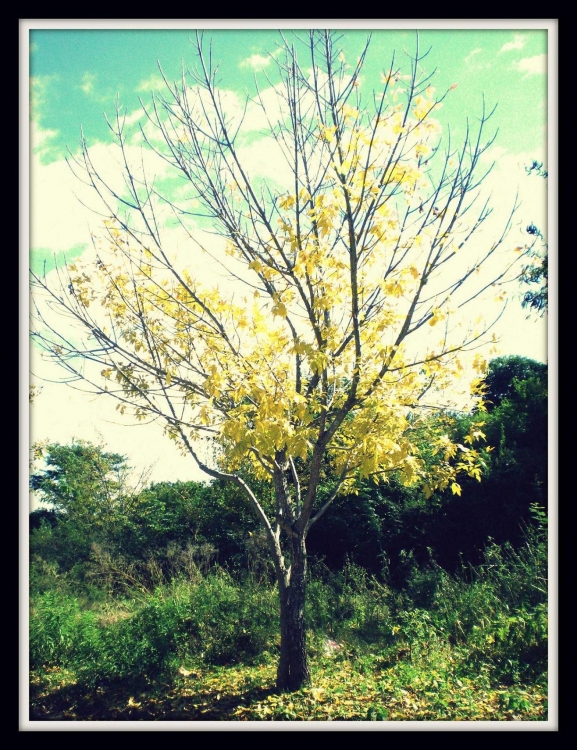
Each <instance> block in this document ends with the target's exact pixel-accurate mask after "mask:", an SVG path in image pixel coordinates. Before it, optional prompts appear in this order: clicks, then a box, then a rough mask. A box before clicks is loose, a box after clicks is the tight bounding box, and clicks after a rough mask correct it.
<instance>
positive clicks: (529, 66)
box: [511, 53, 547, 78]
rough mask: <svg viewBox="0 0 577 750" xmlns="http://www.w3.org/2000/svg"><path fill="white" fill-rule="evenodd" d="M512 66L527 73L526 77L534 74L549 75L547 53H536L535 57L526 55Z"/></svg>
mask: <svg viewBox="0 0 577 750" xmlns="http://www.w3.org/2000/svg"><path fill="white" fill-rule="evenodd" d="M511 67H512V68H513V70H518V71H519V73H525V76H524V77H525V78H527V77H528V76H534V75H547V55H546V54H545V53H543V54H542V55H534V56H533V57H524V58H523V59H521V60H517V61H516V62H514V63H513V64H512V65H511Z"/></svg>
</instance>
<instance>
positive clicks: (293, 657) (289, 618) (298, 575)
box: [277, 537, 311, 691]
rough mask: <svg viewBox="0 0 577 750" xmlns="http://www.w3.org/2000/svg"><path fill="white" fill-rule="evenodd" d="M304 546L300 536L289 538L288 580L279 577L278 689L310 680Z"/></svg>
mask: <svg viewBox="0 0 577 750" xmlns="http://www.w3.org/2000/svg"><path fill="white" fill-rule="evenodd" d="M305 576H306V548H305V542H304V539H302V538H298V537H293V538H292V540H291V567H290V578H289V581H288V583H287V582H285V581H284V580H282V581H279V597H280V661H279V665H278V671H277V688H278V689H279V690H289V691H294V690H299V688H301V687H302V686H303V685H306V684H307V683H309V682H310V679H311V676H310V671H309V665H308V659H307V648H306V631H305V619H304V615H305V590H306V580H305Z"/></svg>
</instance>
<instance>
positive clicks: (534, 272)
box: [521, 161, 549, 316]
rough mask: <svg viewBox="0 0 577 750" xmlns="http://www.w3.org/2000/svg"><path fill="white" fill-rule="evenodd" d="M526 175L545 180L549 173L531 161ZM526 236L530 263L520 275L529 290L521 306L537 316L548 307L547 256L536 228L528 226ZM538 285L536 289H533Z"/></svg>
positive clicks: (546, 248) (541, 234) (540, 234)
mask: <svg viewBox="0 0 577 750" xmlns="http://www.w3.org/2000/svg"><path fill="white" fill-rule="evenodd" d="M525 171H526V172H527V174H528V175H536V176H537V177H542V178H543V179H547V177H548V176H549V173H548V172H547V170H546V169H544V167H543V163H542V162H538V161H533V163H532V164H531V166H530V167H525ZM526 231H527V234H528V235H530V236H531V237H532V238H533V242H532V243H531V252H530V253H529V254H528V257H529V258H530V262H529V263H528V264H527V265H525V266H524V267H523V271H522V273H521V282H522V283H523V284H528V285H529V286H530V287H531V288H530V289H529V290H528V291H526V292H525V294H524V295H523V299H522V301H521V305H522V306H523V307H524V308H529V310H531V311H533V312H536V313H537V314H538V315H541V316H542V315H544V314H545V313H546V311H547V309H548V306H549V294H548V289H549V287H548V283H549V262H548V261H549V254H548V247H547V243H546V242H545V237H544V236H543V233H542V232H541V230H540V229H539V227H538V226H536V225H535V224H533V223H532V222H531V224H529V225H528V226H527V229H526ZM535 284H538V285H539V286H538V288H535V286H534V285H535Z"/></svg>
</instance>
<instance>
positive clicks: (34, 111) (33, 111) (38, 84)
mask: <svg viewBox="0 0 577 750" xmlns="http://www.w3.org/2000/svg"><path fill="white" fill-rule="evenodd" d="M58 78H59V76H58V75H56V74H53V75H47V76H34V77H33V78H31V79H30V116H31V118H32V120H34V121H38V119H39V118H40V116H41V110H42V109H43V107H44V105H45V104H46V101H47V99H48V97H49V95H50V91H49V88H50V86H51V84H53V83H55V82H56V81H57V80H58Z"/></svg>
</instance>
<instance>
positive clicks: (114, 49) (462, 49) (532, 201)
mask: <svg viewBox="0 0 577 750" xmlns="http://www.w3.org/2000/svg"><path fill="white" fill-rule="evenodd" d="M87 23H88V22H86V23H85V24H84V25H86V24H87ZM503 23H505V22H503ZM520 23H521V22H515V21H511V22H508V24H509V26H508V27H507V28H491V29H482V28H478V27H477V28H473V29H470V28H469V29H465V28H451V29H445V30H442V29H433V28H421V29H420V30H419V34H418V44H419V48H420V50H421V52H422V51H426V50H428V49H429V48H430V52H429V53H428V54H427V56H426V58H425V61H424V63H423V65H424V67H425V68H426V70H427V72H433V71H436V73H435V79H434V82H433V84H434V86H435V87H436V88H437V89H438V90H439V91H441V90H446V89H448V88H449V87H450V86H453V85H454V84H457V86H456V87H454V91H452V94H451V96H450V97H448V98H447V101H446V103H445V105H444V107H443V109H442V110H441V111H440V113H439V115H438V119H439V121H440V122H441V124H442V126H443V129H444V131H445V130H446V129H447V128H448V127H449V126H450V132H451V137H454V138H456V139H459V137H460V136H462V135H463V134H464V132H465V126H466V121H467V118H469V119H470V120H471V121H473V122H474V121H475V118H476V117H478V115H479V113H480V111H481V107H482V105H483V99H484V101H485V103H486V106H487V108H488V109H492V108H493V107H494V106H495V105H496V110H495V112H494V114H493V116H492V118H491V120H490V127H489V130H490V131H491V132H495V131H497V136H496V140H495V142H494V144H493V145H492V146H491V148H490V149H489V151H488V152H487V157H486V162H487V166H489V165H490V163H491V162H492V161H493V160H494V161H495V166H494V168H493V171H492V173H491V175H490V185H491V187H492V189H493V201H492V202H493V205H494V206H495V213H496V215H497V216H500V215H501V214H502V213H503V212H506V211H507V210H508V208H510V204H511V202H512V201H513V198H514V196H515V192H516V191H517V190H519V196H520V198H521V200H522V206H521V209H520V211H519V214H518V216H517V217H516V221H515V226H514V227H513V234H514V233H515V232H516V233H517V234H518V235H519V237H520V236H521V235H522V234H523V232H524V228H525V227H526V226H527V225H528V224H530V223H534V224H536V225H537V226H539V227H540V228H541V229H542V230H543V232H544V233H545V234H546V235H547V229H548V225H547V192H546V191H547V188H548V185H547V181H546V180H543V179H541V178H539V177H536V176H528V175H527V174H526V172H525V167H526V166H528V165H530V164H531V163H532V162H533V161H534V160H537V161H539V162H543V163H544V164H545V166H546V167H549V168H550V164H549V161H548V158H547V144H548V141H547V137H548V131H547V125H548V98H547V97H548V75H547V71H548V54H547V53H548V38H547V31H546V30H545V29H543V28H541V29H540V28H529V26H530V24H528V25H527V27H526V28H522V26H521V25H520ZM343 24H344V22H343ZM61 25H62V26H64V25H65V24H64V23H62V24H61ZM373 25H374V24H373ZM421 25H422V24H421ZM192 29H193V27H192V24H191V28H189V29H184V28H179V29H171V30H166V29H160V28H149V29H144V28H136V29H135V28H132V29H117V30H110V29H99V28H94V27H92V28H85V29H72V28H69V27H66V28H59V29H58V28H47V27H44V28H35V29H31V30H30V32H29V73H30V112H29V130H30V150H29V161H30V171H29V174H30V183H29V196H30V202H29V212H30V223H29V226H30V237H29V244H30V248H29V249H30V252H29V262H30V267H31V268H32V269H33V270H34V271H36V272H39V271H40V270H41V269H42V268H43V267H44V264H46V266H45V267H46V269H47V270H48V271H49V270H50V269H51V268H53V267H54V263H55V260H54V259H55V258H56V265H57V266H61V265H62V264H63V263H64V262H65V259H66V260H68V261H70V260H72V259H73V258H75V257H78V256H81V255H82V253H83V252H87V251H88V249H89V246H90V231H91V229H92V228H94V227H95V226H97V223H98V217H97V216H95V214H94V213H93V212H91V211H90V210H88V209H87V208H86V207H85V206H83V205H82V203H81V202H80V200H82V201H84V202H86V201H88V203H89V204H90V200H89V198H88V197H87V194H86V192H85V190H84V186H82V184H80V182H79V180H78V179H77V178H76V177H75V176H74V174H73V173H72V171H71V170H70V168H69V166H68V164H67V162H66V157H67V155H69V154H72V155H74V154H75V153H77V152H78V150H79V143H80V133H81V128H82V132H83V134H84V137H85V138H86V142H87V144H88V145H89V147H90V152H91V155H92V156H93V157H94V160H95V163H97V164H100V165H103V169H105V170H110V171H109V174H110V175H111V179H113V174H114V164H110V163H109V161H107V159H109V156H108V154H107V144H109V143H110V141H111V134H110V131H109V128H108V125H107V123H106V119H105V116H104V115H105V114H106V115H108V117H109V118H112V117H113V115H114V111H115V106H116V103H117V102H118V104H119V105H120V107H121V108H123V110H124V111H125V113H126V116H127V122H129V123H131V124H132V125H134V126H136V125H137V124H138V123H139V122H140V123H142V122H143V118H142V114H143V113H142V102H144V103H145V104H147V103H149V102H150V97H151V92H153V91H155V90H158V89H159V88H161V87H162V78H161V75H160V71H159V64H160V66H161V67H162V70H163V72H164V74H165V75H166V77H167V78H168V79H169V80H174V79H175V78H178V77H179V76H180V73H181V70H182V66H183V65H184V67H186V66H187V65H188V64H190V63H191V62H192V45H191V43H190V37H191V34H193V33H194V31H193V30H192ZM340 32H341V33H342V39H341V42H340V44H341V46H342V48H343V51H344V53H345V55H346V57H347V59H352V60H354V59H355V58H356V55H357V54H358V53H359V52H360V50H361V49H362V46H363V43H364V41H365V39H366V36H367V30H363V29H351V28H347V27H346V25H343V26H342V27H341V29H340ZM370 32H371V34H372V38H371V45H370V47H369V52H368V55H367V59H366V64H365V67H364V70H363V77H362V79H361V86H364V87H367V88H369V87H370V86H372V85H373V83H374V82H376V83H377V85H378V81H379V77H380V73H381V72H382V71H384V70H388V69H389V67H390V65H391V57H392V54H393V51H395V54H396V57H395V59H396V60H398V61H399V62H400V63H401V62H402V58H403V55H404V51H405V50H406V51H412V50H414V49H415V44H416V41H417V34H416V32H415V29H414V28H407V29H399V28H397V29H391V28H389V29H383V28H371V29H370ZM283 33H285V34H286V35H287V36H289V37H290V34H291V33H292V32H291V29H290V28H285V29H284V32H283ZM205 34H206V36H207V37H211V38H212V53H213V59H214V60H217V61H219V63H220V69H219V72H220V76H221V79H222V84H221V85H222V87H223V88H225V89H226V90H227V91H229V92H234V94H235V95H236V97H238V100H239V101H240V100H241V99H242V98H243V97H244V96H245V95H246V93H247V92H253V91H254V89H253V86H254V77H255V75H257V76H258V77H259V80H260V85H261V86H262V87H264V88H266V86H268V85H270V84H268V83H267V78H266V76H267V75H270V77H271V81H272V82H273V83H274V82H275V72H274V66H273V65H272V64H271V58H270V54H273V55H274V53H275V50H276V48H277V44H278V41H279V32H278V30H276V29H269V28H263V27H262V26H261V27H259V28H256V29H250V30H248V29H244V30H243V29H237V28H235V29H224V28H217V29H210V30H207V31H206V32H205ZM255 132H256V131H255ZM253 137H254V138H257V135H254V136H253ZM257 146H258V143H257ZM254 153H255V157H254V158H255V159H257V158H258V156H257V153H258V148H257V149H255V151H254ZM150 164H151V165H153V166H154V168H158V169H161V168H160V167H159V166H158V164H156V163H154V164H153V162H152V161H150ZM257 166H258V165H257V164H256V162H255V168H257ZM272 166H273V167H274V165H272ZM267 168H268V169H270V168H271V165H270V164H268V165H267V164H264V163H263V164H262V170H263V175H264V176H265V177H266V170H267ZM107 174H108V172H107ZM162 177H163V175H162V174H160V178H161V179H162ZM79 199H80V200H79ZM85 199H86V200H85ZM525 237H526V235H525ZM24 252H25V253H26V250H25V251H24ZM521 291H522V290H521V289H520V288H516V289H514V290H511V299H510V301H509V304H508V307H507V311H506V314H505V315H504V316H503V318H502V319H501V321H500V325H499V329H498V334H499V337H500V343H499V347H500V350H499V353H500V354H519V355H522V356H528V357H531V358H534V359H537V360H540V361H547V359H548V348H547V345H548V337H547V318H536V317H535V316H532V317H531V318H527V312H526V311H524V310H522V309H521V305H520V302H519V294H520V292H521ZM30 369H31V371H32V372H33V376H32V378H31V382H33V383H35V384H36V385H38V386H41V388H42V390H41V391H40V393H39V395H38V397H37V398H36V400H35V402H34V403H33V404H32V405H31V406H30V442H31V443H32V442H36V441H40V440H49V441H50V442H60V443H70V442H71V440H72V438H73V437H76V438H82V439H86V440H90V441H92V442H102V443H104V444H105V446H106V448H107V449H108V450H111V451H114V452H119V453H122V454H124V455H126V456H127V457H128V459H129V464H130V465H132V466H134V467H135V469H137V470H140V469H144V468H146V467H148V466H152V467H153V470H152V474H151V479H152V480H153V481H163V480H169V481H172V480H176V479H182V480H187V479H203V478H204V476H203V475H202V474H201V472H199V471H198V470H197V469H196V468H195V466H194V465H193V463H192V460H191V459H190V458H183V457H180V455H179V454H178V452H177V451H176V449H175V448H174V446H173V444H172V443H171V442H170V441H168V440H166V439H164V438H163V436H162V434H161V431H160V429H159V428H158V427H157V426H154V425H152V426H143V425H137V426H128V425H127V424H126V423H121V422H120V421H119V419H118V415H117V413H116V411H115V403H114V402H113V401H112V399H111V400H110V402H107V401H105V399H103V398H102V397H97V398H96V397H90V398H88V397H86V395H84V394H80V393H78V392H77V391H74V390H72V389H71V388H70V387H68V386H66V385H62V384H59V383H53V382H43V381H42V376H43V375H46V374H47V372H48V371H47V370H46V369H45V365H44V363H43V362H42V360H41V359H40V357H39V356H38V352H37V351H36V350H35V347H34V346H32V347H31V349H30Z"/></svg>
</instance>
